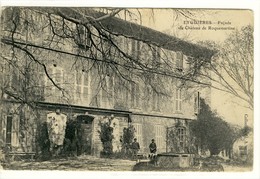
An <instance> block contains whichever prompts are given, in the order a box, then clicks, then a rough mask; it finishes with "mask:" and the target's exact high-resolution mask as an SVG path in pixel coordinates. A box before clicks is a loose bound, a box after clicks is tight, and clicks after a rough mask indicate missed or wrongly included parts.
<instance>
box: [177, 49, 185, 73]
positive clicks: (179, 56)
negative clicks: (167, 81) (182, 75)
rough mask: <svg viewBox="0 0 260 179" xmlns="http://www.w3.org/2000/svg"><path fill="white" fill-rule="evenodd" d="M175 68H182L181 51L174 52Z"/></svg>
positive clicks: (180, 69)
mask: <svg viewBox="0 0 260 179" xmlns="http://www.w3.org/2000/svg"><path fill="white" fill-rule="evenodd" d="M176 69H177V70H179V71H182V70H183V53H182V52H176Z"/></svg>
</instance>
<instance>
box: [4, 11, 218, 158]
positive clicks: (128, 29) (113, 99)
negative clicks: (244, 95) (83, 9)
mask: <svg viewBox="0 0 260 179" xmlns="http://www.w3.org/2000/svg"><path fill="white" fill-rule="evenodd" d="M38 10H39V9H38ZM13 11H14V9H12V8H10V9H5V11H3V16H2V23H4V24H3V29H2V32H3V33H2V36H1V46H2V48H3V55H2V57H1V58H2V60H1V72H0V73H1V84H3V86H2V87H1V91H2V96H1V104H0V110H1V113H0V120H1V122H0V129H1V135H0V139H1V140H2V141H3V144H4V145H5V146H8V147H9V148H10V150H11V151H12V152H13V153H15V152H17V153H23V152H24V153H29V152H36V153H39V152H40V151H39V149H38V147H37V142H38V141H37V140H36V139H37V135H38V133H39V126H41V124H43V123H44V122H46V121H47V116H48V115H50V114H54V113H55V112H56V111H57V110H59V111H60V113H61V114H63V115H65V116H66V118H67V123H68V122H70V121H85V122H84V125H83V124H82V125H81V127H80V130H81V132H82V134H81V139H80V143H81V144H80V145H83V146H81V149H83V151H79V154H83V153H85V154H92V155H99V154H100V152H101V151H102V143H101V141H100V137H99V131H100V122H102V121H106V120H108V119H112V123H113V128H114V130H113V135H114V139H113V151H114V152H116V151H120V150H121V148H122V144H121V142H120V137H121V136H122V135H123V129H124V128H126V127H128V126H129V125H133V126H134V129H135V137H136V138H137V141H138V142H139V143H140V148H141V149H140V152H142V153H149V148H148V146H149V144H150V142H151V139H155V142H156V144H157V152H158V153H164V152H173V153H189V152H190V143H191V141H192V136H190V133H189V122H190V121H192V120H196V114H197V112H198V97H199V96H202V97H204V98H206V99H207V100H208V101H210V88H209V87H206V86H200V87H198V86H199V85H198V84H199V82H201V81H196V80H195V78H193V79H192V80H190V81H189V79H187V78H182V77H183V76H184V75H185V74H188V72H190V71H194V70H193V68H195V67H196V65H198V63H200V60H204V61H207V62H209V63H210V60H211V56H212V55H213V53H214V52H212V51H211V50H208V49H207V48H204V47H201V46H198V45H195V44H192V43H190V42H187V41H184V40H181V39H179V38H176V37H174V36H170V35H167V34H164V33H161V32H158V31H156V30H153V29H150V28H147V27H144V26H141V25H138V24H135V23H132V22H129V21H125V20H122V19H120V18H116V17H110V18H107V19H104V20H102V21H101V23H100V24H101V26H102V28H104V29H105V30H107V31H108V32H110V36H112V38H111V39H113V43H115V44H116V45H114V46H112V47H111V45H109V43H108V44H107V45H104V46H103V47H104V48H105V49H104V51H103V52H98V50H97V49H99V48H98V47H93V46H91V43H94V42H93V41H91V39H90V38H89V32H90V31H91V30H92V29H91V28H93V27H90V29H87V28H86V27H84V26H79V28H78V26H77V28H78V29H79V30H80V32H79V34H81V35H82V36H80V37H79V41H80V42H78V43H76V44H77V47H75V46H72V45H70V44H71V43H69V42H68V41H66V39H65V38H64V39H63V45H60V44H58V43H57V46H56V47H57V48H56V49H55V50H50V49H49V48H47V47H46V46H45V47H44V48H42V46H44V45H46V44H45V43H48V41H47V39H48V38H49V37H48V36H50V34H51V30H52V29H51V28H49V29H48V28H47V29H46V28H44V25H46V24H44V22H45V20H46V19H44V17H42V15H39V14H38V15H37V14H33V13H37V10H35V11H27V13H24V14H25V15H24V17H26V18H25V19H27V21H26V22H28V23H29V22H30V21H32V20H34V21H37V22H38V23H37V24H38V25H37V28H38V30H39V29H41V30H42V31H38V32H37V35H36V34H35V32H32V29H29V28H27V29H26V28H21V29H19V30H20V31H21V34H22V32H25V31H26V33H24V34H27V35H24V36H22V35H20V34H19V33H15V34H14V35H13V36H12V38H13V39H12V38H10V34H8V33H10V31H11V30H9V28H10V27H13V25H12V24H11V22H12V21H10V19H9V21H8V18H12V19H15V15H16V13H13ZM21 12H22V10H21ZM21 12H20V11H19V13H20V14H21ZM93 12H94V11H92V13H93ZM30 13H32V14H30ZM10 14H12V15H10ZM68 14H69V13H68ZM91 15H93V16H99V15H100V13H97V12H96V13H93V14H91ZM75 16H76V15H75ZM59 18H60V17H59ZM59 18H58V16H57V19H59ZM19 23H22V18H20V21H19ZM23 25H24V26H26V25H25V24H23ZM71 27H73V26H71ZM18 28H19V26H18ZM28 29H29V30H28ZM8 30H9V31H8ZM28 31H29V33H28ZM95 33H97V32H95ZM95 33H93V34H95ZM93 34H92V36H94V35H93ZM119 34H120V35H119ZM55 38H57V37H54V39H55ZM82 38H83V41H82V42H81V40H82ZM93 39H94V40H96V41H98V40H100V39H95V37H94V38H92V40H93ZM11 41H15V42H16V44H18V45H19V46H20V45H21V46H23V47H24V48H28V49H29V48H30V49H33V48H34V51H33V52H34V54H33V55H34V57H35V58H30V56H28V54H27V56H26V55H25V54H23V53H21V52H18V50H17V49H15V50H13V48H16V47H15V45H14V44H13V43H12V42H11ZM100 43H101V44H102V43H104V44H105V43H106V41H105V40H104V42H102V41H100ZM41 45H42V46H41ZM51 45H53V44H51ZM103 47H102V48H103ZM115 47H119V48H120V49H121V50H122V51H123V52H124V53H125V54H123V55H122V54H121V55H115V56H112V55H113V50H114V49H115ZM86 48H87V49H88V48H89V49H92V48H96V52H95V53H96V54H95V55H96V56H97V58H96V59H92V58H89V59H88V58H86V57H93V54H90V53H93V52H94V51H95V50H86ZM37 49H38V50H37ZM82 49H84V52H82V51H80V50H82ZM39 51H40V52H39ZM65 52H66V53H65ZM67 52H70V53H67ZM14 53H15V55H14ZM116 53H117V52H116V51H115V53H114V54H116ZM76 54H77V55H76ZM110 59H114V61H113V62H111V64H112V66H113V65H114V66H113V67H110V66H109V65H108V64H107V63H110V61H109V60H110ZM115 59H116V60H115ZM125 59H128V60H125ZM129 59H131V60H132V61H131V60H129ZM135 60H137V62H136V61H135ZM8 61H12V62H13V61H16V62H15V64H16V65H17V66H14V65H13V63H8ZM138 61H139V62H141V65H143V66H144V70H142V69H140V68H137V65H136V64H138ZM133 63H134V65H133ZM115 64H116V65H115ZM194 64H195V65H194ZM141 65H140V67H141ZM145 65H146V66H145ZM117 67H118V68H117ZM19 69H20V70H19ZM46 73H48V75H47V74H46ZM121 73H122V74H121ZM189 77H190V78H191V76H189ZM26 80H27V81H26ZM27 82H28V84H27ZM191 84H194V86H196V88H195V87H194V88H193V87H190V86H192V85H191ZM186 85H187V86H189V87H186ZM25 99H26V102H28V103H25ZM78 130H79V129H78ZM65 136H66V134H65Z"/></svg>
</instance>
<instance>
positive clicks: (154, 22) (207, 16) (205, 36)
mask: <svg viewBox="0 0 260 179" xmlns="http://www.w3.org/2000/svg"><path fill="white" fill-rule="evenodd" d="M141 12H142V18H143V19H142V25H145V26H148V27H151V28H153V29H156V30H158V31H162V32H166V33H169V34H171V35H174V36H177V37H179V38H182V39H184V40H187V41H191V42H194V43H196V42H197V41H201V40H213V41H216V42H220V43H221V42H223V41H224V40H225V39H226V38H227V37H228V35H229V34H230V33H231V32H233V31H234V30H235V29H240V28H241V27H243V26H246V25H248V24H250V25H253V24H254V22H253V21H254V17H253V12H252V11H250V10H196V11H192V12H194V16H193V17H194V18H195V20H196V21H205V22H199V23H201V24H200V25H197V24H191V23H192V22H191V21H193V20H192V19H187V18H183V16H180V15H179V16H178V17H176V16H177V14H176V11H173V10H171V9H168V10H165V9H157V10H154V12H153V14H154V16H152V17H151V15H150V13H151V11H150V10H147V9H143V10H142V11H141ZM203 23H204V24H203ZM209 26H211V27H220V28H222V27H224V28H225V30H218V29H214V28H209ZM213 29H214V30H213ZM211 91H212V93H211V108H212V109H213V110H216V111H217V112H218V114H219V115H220V116H222V117H223V118H224V119H225V120H226V121H227V122H230V123H232V124H235V125H240V126H243V125H244V116H245V114H247V115H248V123H247V124H248V125H249V126H253V111H252V110H250V109H248V108H245V107H242V106H243V104H244V103H243V102H242V101H241V100H239V99H236V98H234V96H232V95H228V94H226V93H223V92H220V91H218V90H215V89H212V90H211Z"/></svg>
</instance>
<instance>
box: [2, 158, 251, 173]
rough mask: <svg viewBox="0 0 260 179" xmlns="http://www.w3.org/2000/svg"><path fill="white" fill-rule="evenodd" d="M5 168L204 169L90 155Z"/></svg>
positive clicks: (245, 168)
mask: <svg viewBox="0 0 260 179" xmlns="http://www.w3.org/2000/svg"><path fill="white" fill-rule="evenodd" d="M221 165H222V166H223V169H224V172H248V171H251V170H252V167H249V166H234V165H232V164H228V163H221ZM3 169H4V170H59V171H176V172H178V171H180V172H184V171H193V172H199V171H204V170H200V169H199V168H198V167H197V166H193V167H191V168H178V169H164V168H160V167H156V166H154V165H151V164H148V165H147V164H145V163H143V164H142V163H138V164H137V162H136V161H134V160H122V159H108V158H98V157H94V156H89V155H86V156H79V157H73V158H72V157H71V158H61V159H53V160H48V161H28V160H27V161H12V162H10V163H9V164H4V165H3ZM205 171H209V170H205ZM222 171H223V170H222Z"/></svg>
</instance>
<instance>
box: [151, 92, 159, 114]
mask: <svg viewBox="0 0 260 179" xmlns="http://www.w3.org/2000/svg"><path fill="white" fill-rule="evenodd" d="M152 94H153V96H152V110H154V111H159V110H160V94H159V93H158V92H156V91H154V90H153V92H152Z"/></svg>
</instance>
